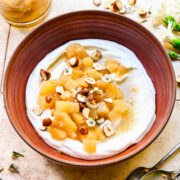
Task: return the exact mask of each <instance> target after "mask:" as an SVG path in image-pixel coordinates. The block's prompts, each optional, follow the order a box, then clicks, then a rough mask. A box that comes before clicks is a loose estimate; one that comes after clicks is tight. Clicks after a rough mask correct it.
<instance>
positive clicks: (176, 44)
mask: <svg viewBox="0 0 180 180" xmlns="http://www.w3.org/2000/svg"><path fill="white" fill-rule="evenodd" d="M171 44H172V46H173V47H174V48H175V49H178V50H180V39H179V38H174V39H173V40H172V41H171Z"/></svg>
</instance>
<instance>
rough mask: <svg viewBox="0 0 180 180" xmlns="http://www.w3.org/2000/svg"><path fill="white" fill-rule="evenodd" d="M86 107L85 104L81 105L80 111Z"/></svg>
mask: <svg viewBox="0 0 180 180" xmlns="http://www.w3.org/2000/svg"><path fill="white" fill-rule="evenodd" d="M85 107H86V106H85V104H83V103H81V102H80V103H79V109H80V111H82V110H83V109H84V108H85Z"/></svg>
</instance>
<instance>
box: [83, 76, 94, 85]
mask: <svg viewBox="0 0 180 180" xmlns="http://www.w3.org/2000/svg"><path fill="white" fill-rule="evenodd" d="M85 82H87V83H88V84H91V85H93V84H95V83H96V81H95V80H94V79H93V78H89V77H88V78H85Z"/></svg>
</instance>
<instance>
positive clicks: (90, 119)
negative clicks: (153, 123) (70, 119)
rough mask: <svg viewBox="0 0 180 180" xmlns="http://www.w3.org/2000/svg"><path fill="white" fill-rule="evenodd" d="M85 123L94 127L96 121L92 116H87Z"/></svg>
mask: <svg viewBox="0 0 180 180" xmlns="http://www.w3.org/2000/svg"><path fill="white" fill-rule="evenodd" d="M86 124H87V125H88V126H89V127H94V126H95V125H96V122H95V121H94V120H93V119H92V118H89V119H88V120H86Z"/></svg>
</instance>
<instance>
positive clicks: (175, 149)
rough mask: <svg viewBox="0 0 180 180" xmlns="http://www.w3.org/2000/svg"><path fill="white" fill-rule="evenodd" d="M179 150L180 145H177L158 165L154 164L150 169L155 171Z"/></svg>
mask: <svg viewBox="0 0 180 180" xmlns="http://www.w3.org/2000/svg"><path fill="white" fill-rule="evenodd" d="M179 148H180V143H179V144H177V145H176V146H175V147H174V148H173V149H172V150H171V151H170V152H169V153H168V154H166V156H164V157H163V158H162V159H161V160H160V161H159V162H158V163H156V164H155V165H154V166H153V167H152V168H153V169H157V168H158V167H159V166H160V165H161V164H162V163H163V162H164V161H166V160H167V159H168V158H169V157H170V156H171V155H172V154H174V153H175V152H176V151H177V150H178V149H179Z"/></svg>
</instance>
